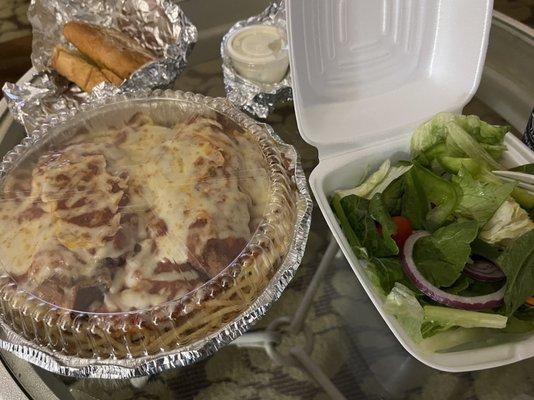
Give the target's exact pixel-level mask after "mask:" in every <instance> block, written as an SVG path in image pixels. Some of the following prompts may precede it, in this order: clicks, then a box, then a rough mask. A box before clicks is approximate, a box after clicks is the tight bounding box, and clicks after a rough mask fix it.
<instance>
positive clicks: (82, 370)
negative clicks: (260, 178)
mask: <svg viewBox="0 0 534 400" xmlns="http://www.w3.org/2000/svg"><path fill="white" fill-rule="evenodd" d="M158 98H161V99H171V100H182V101H190V102H194V103H199V104H201V105H206V106H208V107H210V108H212V109H213V110H215V111H217V112H220V113H221V114H223V115H225V116H227V117H229V118H230V119H232V120H234V121H235V122H236V123H238V125H239V126H243V127H249V126H252V125H258V126H260V127H264V128H265V129H266V131H267V133H268V134H269V135H270V136H271V137H272V138H273V139H274V141H275V142H276V143H277V144H278V145H280V146H283V147H284V153H285V154H286V156H287V155H289V156H290V158H291V161H292V162H293V165H294V179H295V183H296V193H297V200H296V209H297V215H296V223H295V227H294V236H293V240H292V242H291V244H290V246H289V251H288V253H287V254H286V256H285V258H284V261H283V262H282V264H281V265H280V266H279V267H278V269H277V271H276V272H275V273H274V275H273V277H272V278H271V279H270V281H269V283H268V285H267V286H266V287H265V289H264V290H263V292H262V293H261V295H260V296H259V297H258V298H257V299H256V300H255V301H254V302H253V303H252V304H251V305H250V306H249V307H248V308H247V310H246V311H245V312H243V313H241V314H240V315H239V316H238V317H236V318H235V319H234V320H233V321H232V322H230V323H228V324H227V325H225V326H223V327H221V328H220V329H219V330H217V331H216V332H214V333H212V334H210V335H209V336H207V337H205V338H203V339H202V340H198V341H196V342H194V343H192V344H190V345H187V346H184V347H181V348H178V349H175V350H171V351H167V352H164V353H159V354H155V355H149V356H143V357H136V358H126V359H100V360H99V359H94V358H81V357H76V356H68V355H64V354H59V353H58V352H54V351H52V350H50V349H47V348H45V347H42V346H39V345H37V344H34V343H32V342H30V341H28V340H26V339H24V338H23V337H22V336H21V335H19V334H18V333H16V332H14V331H13V330H12V329H11V327H10V326H9V324H8V323H7V322H6V321H4V318H3V317H0V327H1V329H2V330H3V333H4V334H3V335H1V336H0V348H2V349H3V350H7V351H9V352H11V353H13V354H15V355H17V356H19V357H20V358H22V359H24V360H26V361H29V362H31V363H33V364H35V365H37V366H39V367H41V368H44V369H46V370H48V371H50V372H54V373H59V374H62V375H67V376H71V377H76V378H88V377H91V378H105V379H121V378H132V377H138V376H144V375H149V374H155V373H159V372H162V371H164V370H167V369H170V368H176V367H183V366H186V365H189V364H192V363H195V362H197V361H200V360H202V359H204V358H206V357H208V356H209V355H211V354H213V353H214V352H215V351H217V350H218V349H219V348H221V347H222V346H224V345H226V344H228V343H230V342H231V341H232V340H234V339H236V338H237V337H238V336H240V335H241V334H243V333H244V332H245V331H246V330H247V329H248V328H249V327H250V326H251V325H252V324H253V323H254V322H256V321H257V320H258V319H260V318H261V317H262V316H263V315H264V314H265V313H266V311H267V310H268V308H269V306H270V305H271V304H272V303H273V302H274V301H276V300H277V299H278V298H279V297H280V295H281V294H282V292H283V290H284V289H285V287H286V286H287V285H288V283H289V281H290V280H291V279H292V278H293V276H294V274H295V272H296V270H297V268H298V266H299V264H300V261H301V259H302V256H303V254H304V250H305V247H306V241H307V237H308V233H309V229H310V224H311V210H312V199H311V196H310V193H309V191H308V186H307V182H306V177H305V175H304V171H303V169H302V166H301V163H300V158H299V156H298V154H297V152H296V150H295V148H294V147H293V146H291V145H288V144H286V143H285V142H283V141H282V139H281V138H280V137H279V136H278V135H277V134H276V133H275V132H274V131H273V129H272V128H271V127H270V126H268V125H267V124H263V123H259V122H257V121H255V120H254V119H252V118H250V117H249V116H247V115H246V114H245V113H243V112H242V111H240V110H239V109H237V108H236V107H235V106H234V105H233V104H231V103H230V102H229V101H228V100H227V99H224V98H210V97H207V96H203V95H201V94H195V93H191V92H182V91H177V90H170V89H167V90H159V89H158V90H140V91H136V92H127V93H121V94H119V95H116V96H109V97H106V98H102V99H99V100H97V101H95V102H92V103H85V104H81V105H80V107H79V109H70V110H67V111H62V112H60V113H58V114H56V115H54V116H51V117H50V118H49V119H48V121H47V122H46V123H44V124H42V125H41V126H40V128H39V129H38V130H37V131H36V132H35V134H34V135H32V136H28V137H25V138H24V139H23V141H22V142H21V143H20V144H18V145H17V146H15V147H14V148H13V150H11V151H10V152H8V153H7V154H6V155H5V156H4V158H3V160H2V162H1V163H0V174H5V173H6V172H7V171H9V170H10V169H11V168H12V167H13V166H14V165H16V162H17V161H18V160H20V159H21V158H23V157H24V154H25V153H26V152H27V151H28V150H31V148H32V147H33V146H34V145H35V144H36V143H40V140H42V138H43V137H46V135H47V132H48V131H49V130H50V129H53V128H55V127H56V126H58V125H60V124H62V123H63V122H65V121H67V120H68V119H70V118H72V117H73V116H74V115H75V114H77V113H78V112H80V111H81V112H83V111H92V110H95V109H97V108H99V107H103V106H105V105H106V104H110V103H116V102H121V101H128V100H136V99H137V100H140V99H147V100H148V99H150V100H157V99H158Z"/></svg>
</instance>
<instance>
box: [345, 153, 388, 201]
mask: <svg viewBox="0 0 534 400" xmlns="http://www.w3.org/2000/svg"><path fill="white" fill-rule="evenodd" d="M390 169H391V162H390V161H389V160H386V161H384V162H383V163H382V165H380V167H379V168H378V169H377V170H376V171H375V172H373V173H372V174H371V175H369V177H368V178H367V179H366V180H365V181H363V183H361V184H360V185H358V186H356V187H354V188H351V189H340V190H336V192H335V194H337V195H338V196H339V197H340V198H343V197H346V196H350V195H351V194H353V195H356V196H358V197H363V198H368V195H369V193H371V191H372V190H373V189H374V188H375V187H376V186H377V185H378V184H379V183H380V182H382V181H383V180H384V179H386V177H387V175H388V172H389V170H390Z"/></svg>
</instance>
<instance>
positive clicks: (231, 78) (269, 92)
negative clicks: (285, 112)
mask: <svg viewBox="0 0 534 400" xmlns="http://www.w3.org/2000/svg"><path fill="white" fill-rule="evenodd" d="M257 24H265V25H275V26H277V27H280V28H282V29H283V30H286V8H285V2H284V0H277V1H275V2H273V3H272V4H271V5H270V6H269V7H267V8H266V9H265V10H264V11H263V12H262V13H261V14H259V15H257V16H254V17H251V18H249V19H247V20H243V21H239V22H238V23H236V24H235V25H234V26H232V28H230V30H229V31H228V32H227V33H226V34H225V35H224V37H223V40H222V42H221V57H222V59H223V65H222V69H223V75H224V88H225V90H226V95H227V97H228V99H229V100H230V101H231V102H232V103H234V104H235V105H236V106H237V107H239V108H241V109H243V110H245V111H248V112H249V113H251V114H253V115H255V116H257V117H259V118H267V116H268V115H269V113H270V112H271V111H272V110H273V109H274V107H275V105H276V104H278V103H282V102H284V101H291V100H293V92H292V90H291V76H290V74H289V71H288V73H287V75H286V77H285V78H284V79H283V80H282V81H280V82H278V83H275V84H272V85H266V84H260V83H257V82H252V81H250V80H248V79H245V78H243V77H241V76H240V75H239V74H238V73H237V72H236V70H235V69H234V67H233V66H232V60H231V59H230V56H229V55H228V54H227V51H226V45H227V42H228V39H229V38H230V36H231V35H232V34H233V33H234V32H236V31H237V30H239V29H242V28H244V27H246V26H249V25H257Z"/></svg>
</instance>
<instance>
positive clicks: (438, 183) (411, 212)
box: [402, 164, 461, 231]
mask: <svg viewBox="0 0 534 400" xmlns="http://www.w3.org/2000/svg"><path fill="white" fill-rule="evenodd" d="M460 195H461V191H460V189H459V188H458V186H457V185H456V184H454V183H453V182H449V181H447V180H445V179H443V178H441V177H439V176H437V175H436V174H434V173H433V172H432V171H430V170H428V169H426V168H424V167H422V166H420V165H417V164H414V166H413V168H412V169H411V170H410V171H408V172H407V173H406V175H405V182H404V194H403V199H402V215H403V216H405V217H406V218H408V219H409V220H410V222H411V223H412V226H413V227H414V228H415V229H427V230H430V231H434V230H435V229H437V228H439V227H440V226H442V225H443V224H445V222H446V221H447V220H448V219H449V217H450V216H451V214H452V212H453V211H454V210H455V209H456V207H457V205H458V202H459V199H460Z"/></svg>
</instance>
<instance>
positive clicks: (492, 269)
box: [464, 260, 506, 282]
mask: <svg viewBox="0 0 534 400" xmlns="http://www.w3.org/2000/svg"><path fill="white" fill-rule="evenodd" d="M464 273H465V274H466V275H468V276H470V277H471V278H473V279H476V280H477V281H482V282H497V281H502V280H503V279H504V278H506V275H504V272H502V270H501V269H500V268H499V267H497V266H496V265H495V264H493V263H492V262H491V261H486V260H477V261H475V262H473V263H472V264H467V265H466V266H465V268H464Z"/></svg>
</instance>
